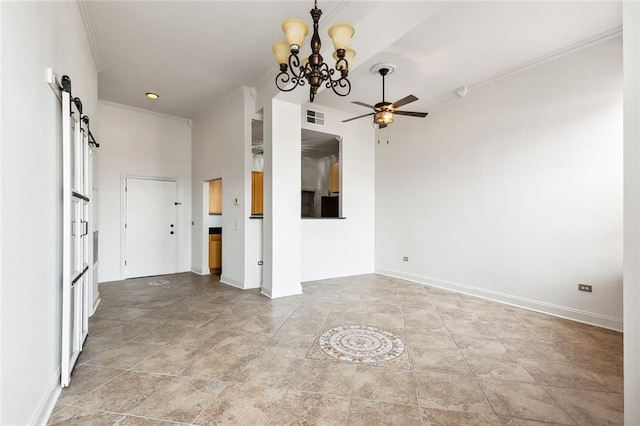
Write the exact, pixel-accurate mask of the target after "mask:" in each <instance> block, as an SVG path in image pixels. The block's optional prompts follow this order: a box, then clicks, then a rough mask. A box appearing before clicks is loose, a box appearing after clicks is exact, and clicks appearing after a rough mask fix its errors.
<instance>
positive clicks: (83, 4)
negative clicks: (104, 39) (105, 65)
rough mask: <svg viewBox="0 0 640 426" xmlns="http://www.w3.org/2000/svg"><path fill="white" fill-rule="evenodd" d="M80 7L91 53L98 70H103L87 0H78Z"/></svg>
mask: <svg viewBox="0 0 640 426" xmlns="http://www.w3.org/2000/svg"><path fill="white" fill-rule="evenodd" d="M77 1H78V8H79V9H80V16H81V17H82V23H83V24H84V30H85V32H86V33H87V39H88V40H89V46H90V47H91V54H92V56H93V62H94V63H95V65H96V71H97V72H98V73H100V72H102V62H100V56H99V55H98V48H97V47H96V39H95V37H94V35H93V25H92V24H91V19H90V18H89V12H88V11H87V4H86V0H77Z"/></svg>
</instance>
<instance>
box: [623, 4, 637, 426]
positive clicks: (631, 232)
mask: <svg viewBox="0 0 640 426" xmlns="http://www.w3.org/2000/svg"><path fill="white" fill-rule="evenodd" d="M622 31H623V33H622V36H623V45H624V53H623V58H624V296H623V299H624V423H625V424H627V425H638V424H640V404H638V401H640V365H639V364H638V359H640V84H639V82H638V79H639V78H640V3H638V2H631V1H628V2H624V3H623V30H622Z"/></svg>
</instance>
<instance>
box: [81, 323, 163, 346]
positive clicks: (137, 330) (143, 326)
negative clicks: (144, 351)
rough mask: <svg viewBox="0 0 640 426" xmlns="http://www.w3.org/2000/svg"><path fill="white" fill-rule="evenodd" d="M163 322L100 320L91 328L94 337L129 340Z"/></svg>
mask: <svg viewBox="0 0 640 426" xmlns="http://www.w3.org/2000/svg"><path fill="white" fill-rule="evenodd" d="M161 324H162V323H158V324H147V323H140V322H135V321H133V322H131V321H114V320H99V322H98V323H97V324H95V325H93V327H90V329H91V335H92V336H93V337H100V338H104V339H114V340H122V341H127V340H131V339H133V338H135V337H138V336H140V335H141V334H145V333H148V332H150V331H151V330H155V329H156V328H158V327H159V326H160V325H161Z"/></svg>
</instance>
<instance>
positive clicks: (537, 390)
mask: <svg viewBox="0 0 640 426" xmlns="http://www.w3.org/2000/svg"><path fill="white" fill-rule="evenodd" d="M480 384H481V385H482V389H483V390H484V391H485V393H486V395H487V398H489V401H490V402H491V405H492V406H493V409H494V410H495V412H496V414H498V415H499V416H504V417H515V418H520V419H525V420H535V421H542V422H554V423H561V424H567V425H575V424H576V423H575V421H574V420H573V419H572V418H571V416H569V415H568V414H567V412H566V411H565V410H563V409H562V408H561V407H560V405H558V403H557V402H556V400H555V399H554V398H553V397H552V396H551V395H550V394H549V393H548V392H547V391H546V390H545V389H544V388H543V387H542V386H540V385H535V384H530V383H515V382H500V381H491V380H486V381H485V380H483V381H481V382H480Z"/></svg>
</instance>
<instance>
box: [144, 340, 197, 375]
mask: <svg viewBox="0 0 640 426" xmlns="http://www.w3.org/2000/svg"><path fill="white" fill-rule="evenodd" d="M207 352H208V348H194V347H189V346H187V347H183V346H165V347H162V348H160V350H159V351H157V352H156V353H155V354H153V355H152V356H150V357H148V358H146V359H144V360H143V361H141V362H139V363H138V364H136V365H134V366H133V367H132V370H135V371H146V372H148V373H160V374H171V375H178V374H181V373H183V372H184V371H185V370H186V369H187V368H189V367H190V366H191V365H192V364H193V363H194V362H195V361H196V360H197V359H199V358H202V357H203V356H204V355H205V354H206V353H207Z"/></svg>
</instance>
